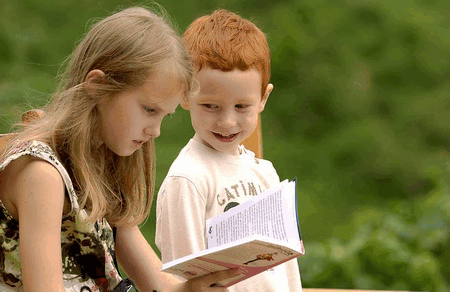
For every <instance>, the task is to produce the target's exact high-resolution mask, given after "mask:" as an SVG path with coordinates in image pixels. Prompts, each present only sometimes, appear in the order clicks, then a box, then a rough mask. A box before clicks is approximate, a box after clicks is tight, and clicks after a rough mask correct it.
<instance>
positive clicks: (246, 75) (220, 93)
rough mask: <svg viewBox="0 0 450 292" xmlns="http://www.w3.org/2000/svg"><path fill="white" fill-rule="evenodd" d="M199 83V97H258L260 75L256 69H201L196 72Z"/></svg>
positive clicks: (259, 92)
mask: <svg viewBox="0 0 450 292" xmlns="http://www.w3.org/2000/svg"><path fill="white" fill-rule="evenodd" d="M197 79H198V81H199V83H200V92H199V98H206V97H208V98H214V97H216V98H222V97H226V98H227V99H228V98H230V97H234V98H243V99H246V98H250V97H252V98H253V97H260V94H261V75H260V74H259V72H258V71H256V70H254V69H252V70H246V71H241V70H233V71H222V70H215V69H203V70H200V71H199V72H198V74H197Z"/></svg>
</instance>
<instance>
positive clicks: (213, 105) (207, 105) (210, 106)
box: [202, 103, 218, 109]
mask: <svg viewBox="0 0 450 292" xmlns="http://www.w3.org/2000/svg"><path fill="white" fill-rule="evenodd" d="M202 106H203V107H205V108H208V109H215V108H218V106H217V105H215V104H211V103H203V104H202Z"/></svg>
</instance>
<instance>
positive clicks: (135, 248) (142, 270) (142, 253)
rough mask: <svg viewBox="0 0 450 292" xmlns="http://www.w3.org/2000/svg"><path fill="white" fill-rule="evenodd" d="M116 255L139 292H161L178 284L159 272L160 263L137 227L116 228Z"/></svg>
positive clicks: (174, 279)
mask: <svg viewBox="0 0 450 292" xmlns="http://www.w3.org/2000/svg"><path fill="white" fill-rule="evenodd" d="M116 255H117V260H118V262H119V264H120V266H121V267H122V268H123V270H124V271H125V273H126V274H127V275H128V276H129V277H130V278H132V279H133V281H134V282H135V283H136V285H137V287H138V289H139V291H153V290H157V291H163V288H165V287H168V286H171V285H174V284H177V283H180V281H179V280H178V279H176V278H175V277H174V276H172V275H170V274H167V273H161V272H160V270H161V261H160V260H159V258H158V256H157V255H156V254H155V252H154V251H153V249H152V248H151V246H150V244H149V243H148V242H147V240H146V239H145V237H144V236H143V235H142V233H141V231H140V230H139V228H138V227H137V226H131V227H117V233H116Z"/></svg>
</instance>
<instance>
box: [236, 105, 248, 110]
mask: <svg viewBox="0 0 450 292" xmlns="http://www.w3.org/2000/svg"><path fill="white" fill-rule="evenodd" d="M246 107H248V105H245V104H237V105H236V108H240V109H243V108H246Z"/></svg>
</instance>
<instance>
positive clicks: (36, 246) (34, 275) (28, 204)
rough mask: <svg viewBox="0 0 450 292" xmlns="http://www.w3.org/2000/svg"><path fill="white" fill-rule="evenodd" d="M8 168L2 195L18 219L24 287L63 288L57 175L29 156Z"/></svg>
mask: <svg viewBox="0 0 450 292" xmlns="http://www.w3.org/2000/svg"><path fill="white" fill-rule="evenodd" d="M8 168H9V170H7V169H8ZM8 168H7V169H5V170H7V171H8V175H7V181H4V182H5V183H6V185H7V191H6V192H5V195H6V200H8V199H9V200H10V202H11V203H12V206H13V207H14V208H16V209H15V210H13V212H12V214H15V215H16V216H17V217H18V218H16V219H18V220H19V237H20V261H21V265H22V276H23V285H24V291H64V286H63V281H62V268H61V264H62V257H61V218H62V213H63V206H64V183H63V180H62V178H61V175H60V174H59V172H58V170H56V168H54V167H53V166H52V165H51V164H50V163H48V162H45V161H42V160H37V159H33V158H30V157H24V158H20V159H18V160H17V161H15V162H13V163H11V164H10V166H9V167H8ZM14 211H16V212H14Z"/></svg>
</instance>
